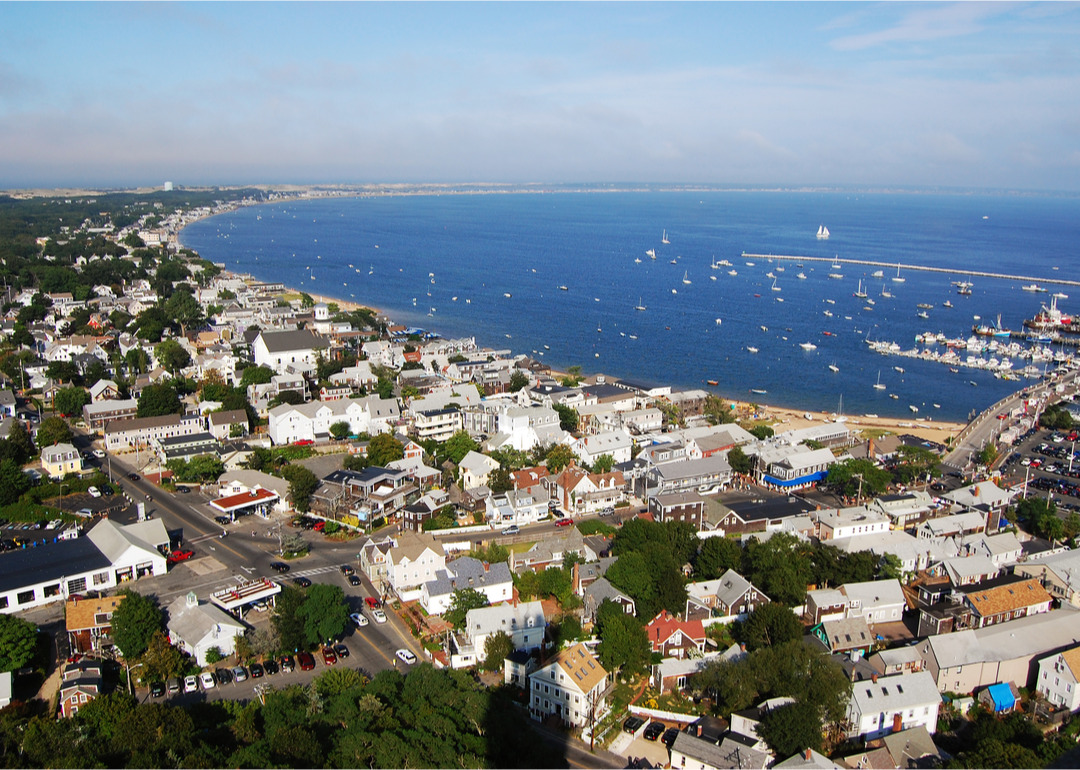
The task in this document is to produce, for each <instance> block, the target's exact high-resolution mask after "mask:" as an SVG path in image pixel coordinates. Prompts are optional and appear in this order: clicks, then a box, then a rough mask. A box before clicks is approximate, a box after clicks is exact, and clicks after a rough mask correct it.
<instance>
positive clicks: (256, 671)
mask: <svg viewBox="0 0 1080 770" xmlns="http://www.w3.org/2000/svg"><path fill="white" fill-rule="evenodd" d="M248 672H249V673H250V674H251V678H252V679H258V678H259V677H260V676H262V675H263V674H265V673H266V671H265V669H263V667H262V664H261V663H252V664H251V665H250V666H248Z"/></svg>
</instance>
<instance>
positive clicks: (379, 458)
mask: <svg viewBox="0 0 1080 770" xmlns="http://www.w3.org/2000/svg"><path fill="white" fill-rule="evenodd" d="M367 456H368V462H369V463H371V464H372V465H374V466H376V467H378V468H384V467H386V464H387V463H392V462H393V461H394V460H400V459H401V458H402V457H404V456H405V447H404V446H403V445H402V443H401V442H400V441H398V440H397V439H396V438H394V437H393V436H392V435H391V434H389V433H380V434H379V435H377V436H375V437H374V438H372V439H371V441H370V442H368V448H367Z"/></svg>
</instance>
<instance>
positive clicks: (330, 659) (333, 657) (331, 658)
mask: <svg viewBox="0 0 1080 770" xmlns="http://www.w3.org/2000/svg"><path fill="white" fill-rule="evenodd" d="M322 659H323V663H325V664H326V665H328V666H332V665H334V664H335V663H337V654H336V653H335V652H334V648H333V647H323V648H322Z"/></svg>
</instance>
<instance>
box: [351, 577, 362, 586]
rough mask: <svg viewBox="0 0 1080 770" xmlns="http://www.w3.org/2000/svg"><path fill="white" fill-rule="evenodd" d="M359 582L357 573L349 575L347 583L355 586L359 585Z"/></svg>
mask: <svg viewBox="0 0 1080 770" xmlns="http://www.w3.org/2000/svg"><path fill="white" fill-rule="evenodd" d="M361 582H362V581H361V580H360V576H359V575H349V585H351V586H353V587H355V586H358V585H360V583H361Z"/></svg>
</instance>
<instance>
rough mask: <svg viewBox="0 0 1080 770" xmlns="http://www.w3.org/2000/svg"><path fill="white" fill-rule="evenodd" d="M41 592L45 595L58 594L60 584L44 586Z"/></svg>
mask: <svg viewBox="0 0 1080 770" xmlns="http://www.w3.org/2000/svg"><path fill="white" fill-rule="evenodd" d="M42 593H43V594H44V595H45V596H46V597H50V596H59V595H60V584H59V583H53V584H52V585H51V586H45V588H44V590H43V591H42Z"/></svg>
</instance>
